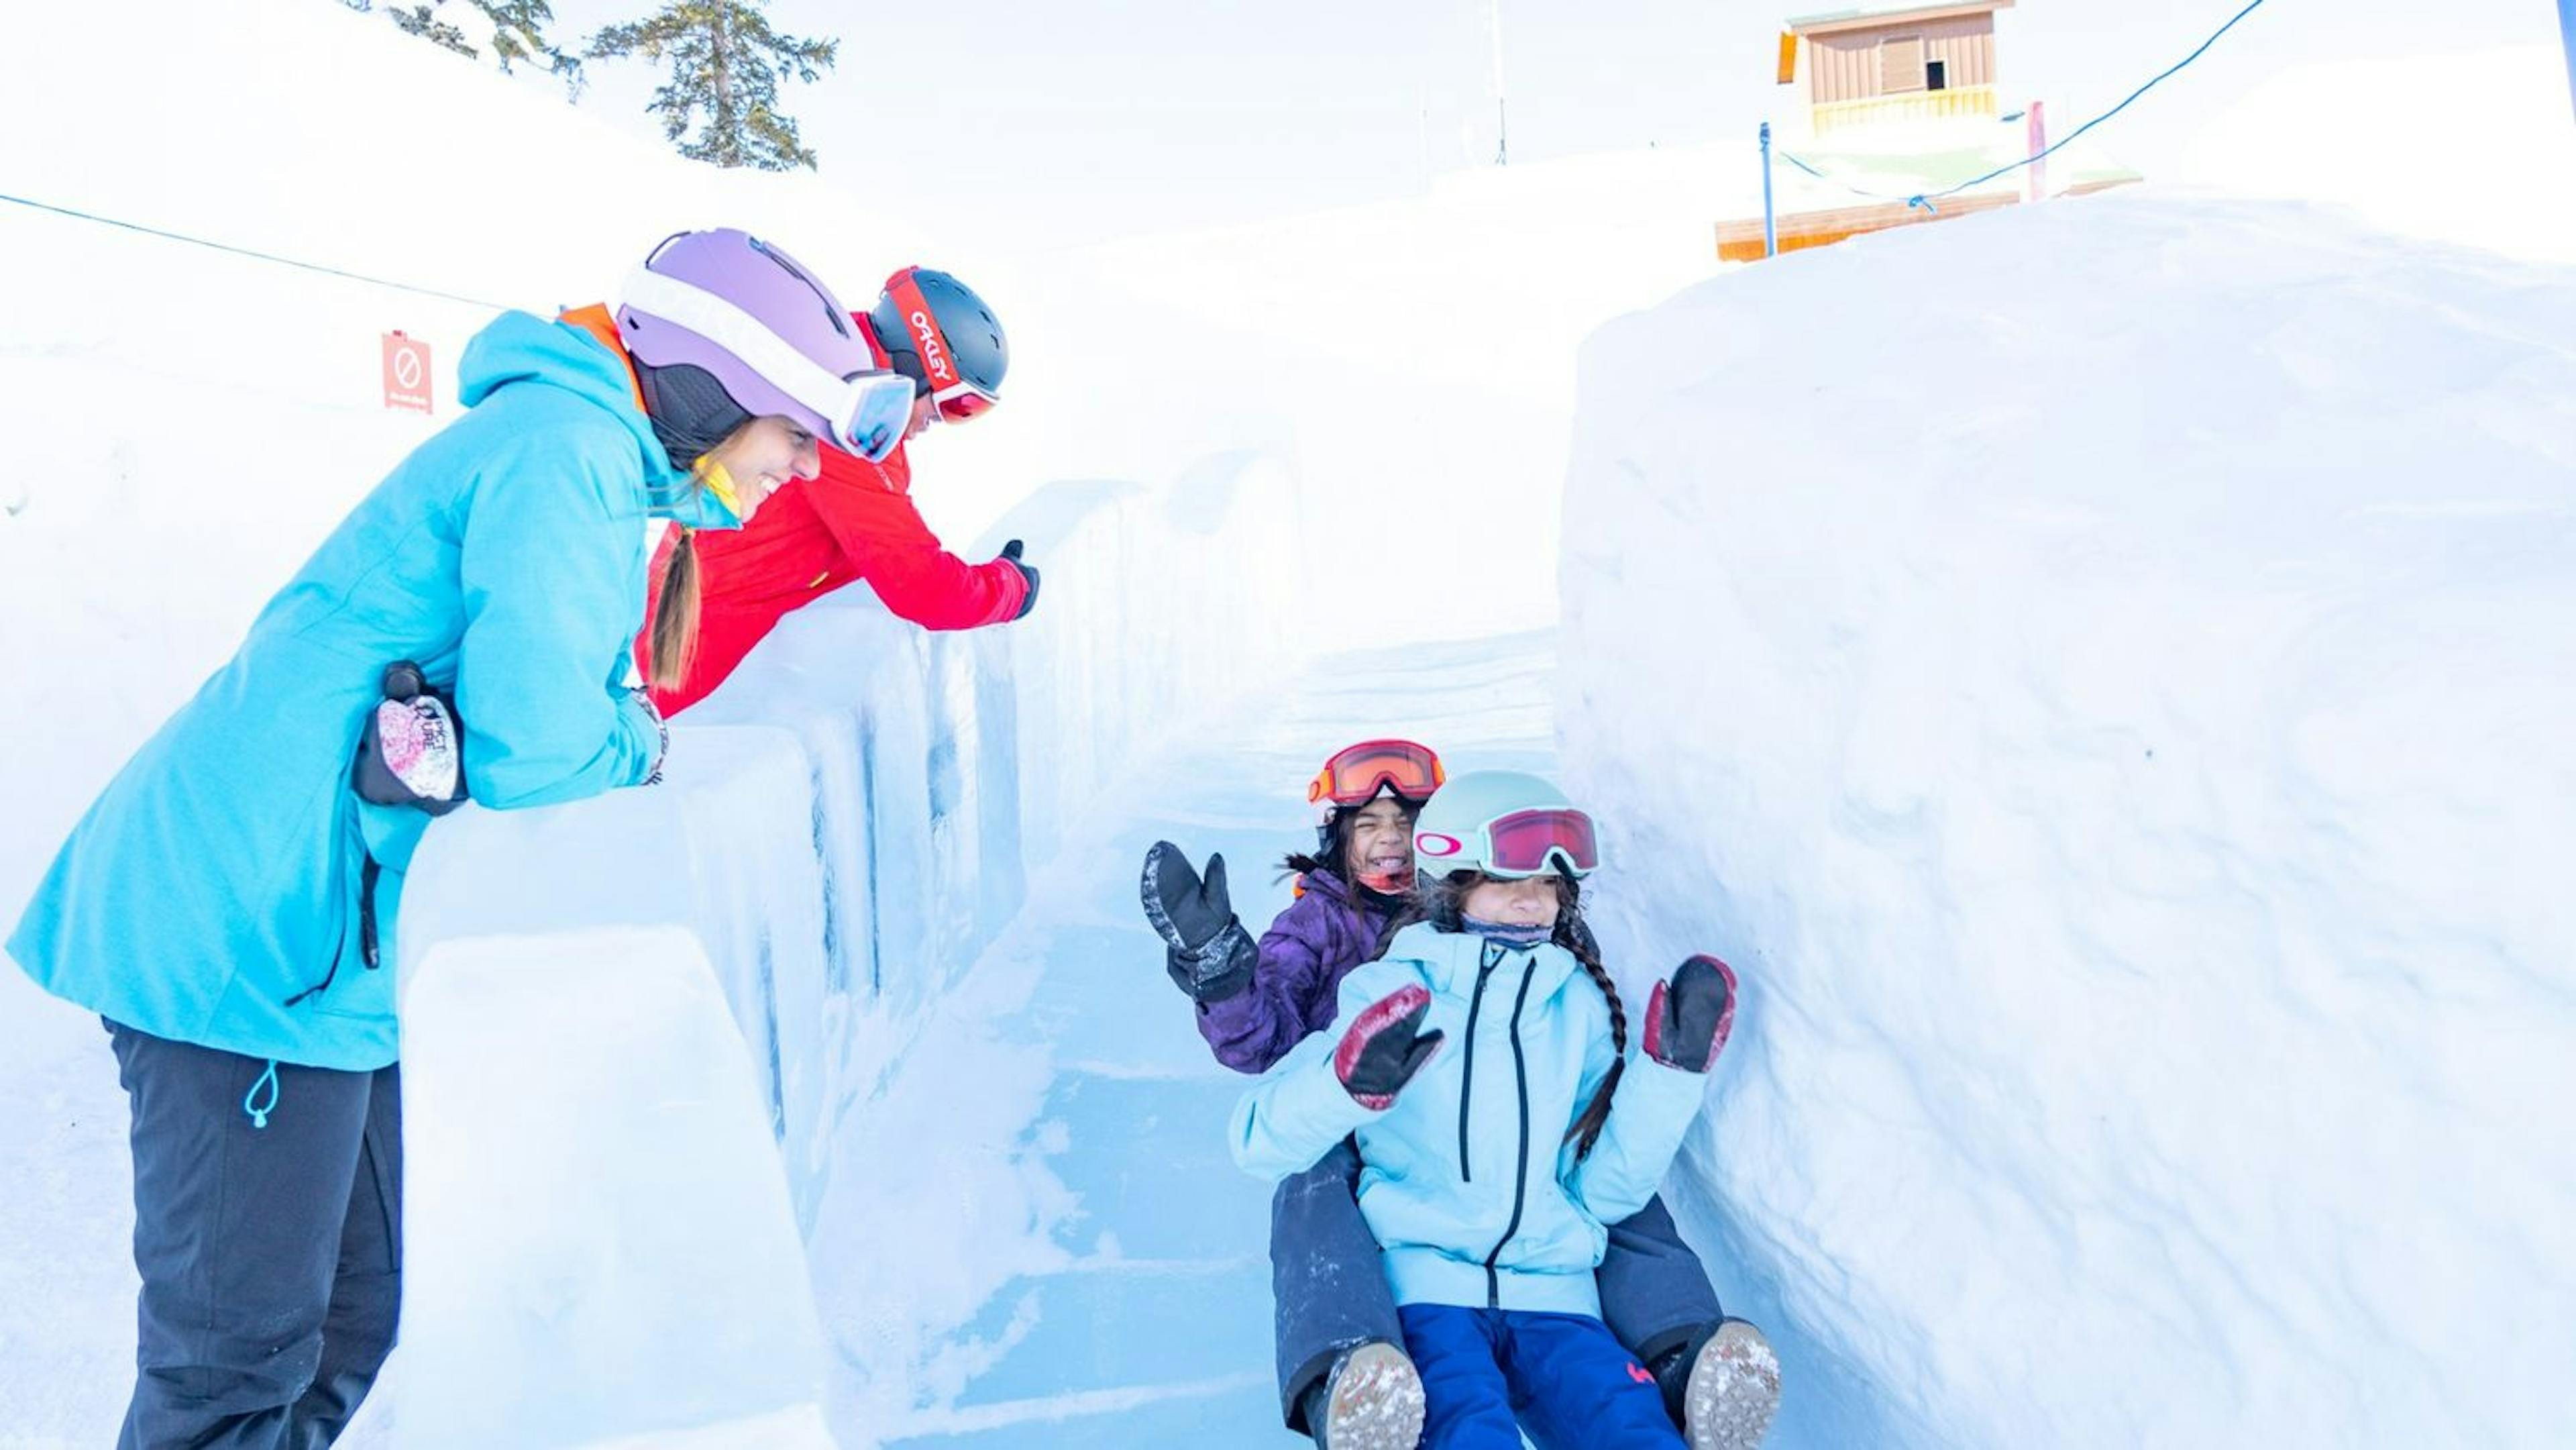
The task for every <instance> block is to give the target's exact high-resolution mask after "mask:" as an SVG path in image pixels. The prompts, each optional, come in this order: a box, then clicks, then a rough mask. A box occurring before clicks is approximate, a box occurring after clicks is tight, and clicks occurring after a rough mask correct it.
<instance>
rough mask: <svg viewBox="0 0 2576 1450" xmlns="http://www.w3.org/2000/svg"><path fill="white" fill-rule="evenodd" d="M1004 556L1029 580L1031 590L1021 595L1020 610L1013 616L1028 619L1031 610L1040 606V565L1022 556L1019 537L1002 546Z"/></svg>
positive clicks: (1022, 576) (1021, 575)
mask: <svg viewBox="0 0 2576 1450" xmlns="http://www.w3.org/2000/svg"><path fill="white" fill-rule="evenodd" d="M1002 557H1003V558H1004V559H1007V560H1009V561H1010V565H1011V567H1012V568H1014V569H1017V570H1019V571H1020V577H1021V578H1023V579H1026V580H1027V581H1029V592H1028V593H1026V594H1024V595H1022V596H1021V597H1020V612H1019V613H1017V614H1014V615H1012V616H1011V618H1013V619H1026V618H1028V617H1029V611H1030V610H1032V609H1035V608H1037V607H1038V566H1037V565H1035V564H1032V563H1029V562H1028V561H1027V560H1025V559H1022V558H1021V557H1020V541H1019V540H1017V539H1013V540H1011V541H1010V542H1009V543H1007V544H1004V545H1003V546H1002Z"/></svg>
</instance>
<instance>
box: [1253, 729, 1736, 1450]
mask: <svg viewBox="0 0 2576 1450" xmlns="http://www.w3.org/2000/svg"><path fill="white" fill-rule="evenodd" d="M1414 854H1415V861H1416V866H1417V874H1418V877H1419V879H1420V880H1421V881H1422V882H1423V883H1424V884H1423V887H1422V890H1423V892H1424V898H1423V900H1424V910H1425V915H1426V916H1427V918H1428V919H1427V920H1424V921H1422V922H1418V923H1416V924H1414V925H1412V926H1408V927H1406V928H1405V929H1404V930H1402V931H1401V932H1399V933H1397V934H1396V936H1395V939H1394V940H1393V942H1392V943H1391V944H1390V945H1389V946H1388V948H1387V950H1386V953H1385V955H1384V956H1383V957H1381V958H1380V959H1379V960H1378V961H1376V962H1372V963H1370V964H1368V965H1366V966H1363V967H1360V968H1359V969H1357V970H1356V971H1354V972H1352V973H1351V974H1350V975H1349V976H1348V977H1347V978H1345V979H1344V981H1343V983H1342V986H1341V989H1340V994H1339V1000H1340V1015H1339V1017H1338V1019H1337V1020H1336V1022H1335V1024H1334V1025H1333V1026H1332V1027H1331V1028H1330V1029H1328V1030H1326V1031H1324V1032H1321V1033H1318V1034H1316V1035H1314V1036H1312V1037H1310V1038H1308V1039H1306V1041H1305V1042H1304V1043H1303V1044H1301V1045H1300V1046H1299V1047H1298V1048H1297V1050H1296V1051H1294V1052H1292V1053H1291V1054H1290V1055H1289V1056H1288V1058H1287V1059H1286V1060H1285V1061H1283V1062H1282V1063H1281V1064H1280V1065H1279V1067H1278V1068H1277V1069H1276V1070H1274V1071H1273V1073H1272V1074H1271V1075H1270V1076H1269V1077H1267V1078H1265V1079H1264V1080H1263V1081H1262V1083H1261V1084H1260V1086H1258V1087H1256V1088H1255V1089H1253V1090H1252V1091H1251V1092H1249V1093H1247V1094H1246V1095H1245V1096H1244V1098H1243V1100H1242V1102H1241V1103H1240V1104H1239V1105H1238V1106H1237V1107H1236V1109H1235V1114H1234V1119H1233V1124H1232V1130H1231V1131H1232V1140H1233V1149H1234V1154H1235V1159H1236V1161H1237V1162H1238V1163H1240V1164H1241V1165H1242V1166H1243V1167H1244V1168H1245V1169H1246V1170H1248V1171H1250V1172H1252V1173H1254V1174H1256V1175H1258V1176H1260V1177H1264V1178H1272V1179H1276V1178H1282V1177H1286V1176H1287V1175H1290V1174H1293V1173H1297V1172H1300V1171H1302V1170H1304V1169H1306V1168H1307V1167H1309V1166H1311V1165H1312V1164H1313V1163H1314V1162H1316V1161H1317V1160H1318V1159H1320V1158H1321V1157H1323V1155H1324V1154H1325V1153H1326V1152H1328V1151H1329V1150H1330V1149H1332V1147H1333V1146H1334V1145H1336V1144H1338V1143H1340V1142H1341V1141H1342V1140H1343V1139H1344V1138H1345V1137H1349V1138H1352V1139H1354V1140H1355V1141H1356V1143H1357V1145H1358V1148H1359V1154H1360V1158H1361V1160H1362V1163H1363V1165H1364V1167H1363V1169H1362V1171H1361V1175H1360V1189H1359V1203H1360V1211H1361V1213H1362V1214H1363V1215H1364V1216H1365V1217H1366V1218H1367V1220H1368V1223H1369V1226H1370V1228H1371V1230H1372V1231H1373V1232H1374V1233H1375V1234H1376V1236H1377V1239H1378V1241H1379V1243H1380V1244H1381V1245H1383V1246H1384V1247H1385V1250H1386V1263H1387V1276H1388V1279H1389V1281H1390V1282H1391V1284H1392V1286H1393V1288H1394V1290H1395V1297H1396V1302H1397V1305H1398V1306H1399V1309H1398V1313H1399V1317H1400V1318H1401V1321H1402V1323H1403V1326H1404V1335H1405V1348H1406V1350H1407V1351H1408V1352H1409V1353H1410V1354H1411V1355H1412V1357H1413V1359H1414V1362H1415V1364H1416V1365H1417V1367H1418V1368H1419V1369H1420V1372H1421V1376H1422V1383H1423V1390H1424V1394H1425V1397H1426V1399H1427V1401H1428V1404H1427V1415H1426V1424H1425V1430H1424V1439H1423V1443H1424V1444H1425V1445H1427V1446H1431V1447H1434V1450H1451V1447H1470V1446H1474V1447H1483V1446H1492V1447H1494V1450H1511V1447H1517V1446H1519V1445H1520V1443H1521V1435H1522V1432H1523V1431H1524V1430H1526V1431H1527V1432H1528V1433H1529V1435H1530V1436H1531V1438H1532V1439H1533V1440H1535V1441H1536V1443H1537V1444H1539V1445H1540V1446H1542V1447H1558V1446H1563V1447H1573V1446H1587V1447H1655V1450H1671V1447H1679V1446H1681V1445H1682V1440H1681V1437H1680V1436H1679V1435H1678V1434H1677V1433H1676V1431H1675V1429H1674V1427H1673V1422H1672V1420H1671V1419H1670V1418H1669V1417H1668V1416H1667V1414H1666V1412H1665V1408H1664V1404H1663V1399H1662V1396H1661V1394H1660V1392H1659V1391H1658V1390H1657V1388H1656V1385H1655V1382H1654V1377H1653V1376H1652V1375H1651V1374H1649V1373H1648V1372H1647V1371H1646V1370H1645V1368H1644V1367H1643V1366H1641V1365H1639V1364H1637V1363H1636V1361H1635V1360H1634V1359H1633V1358H1631V1357H1630V1355H1629V1353H1628V1351H1627V1350H1626V1349H1624V1348H1622V1347H1621V1346H1620V1344H1619V1342H1618V1341H1617V1340H1616V1339H1615V1338H1613V1337H1612V1336H1611V1334H1610V1332H1609V1330H1608V1329H1607V1328H1606V1327H1605V1326H1604V1325H1603V1324H1602V1322H1601V1317H1600V1301H1599V1298H1598V1294H1597V1291H1596V1288H1595V1281H1594V1276H1593V1271H1594V1269H1595V1268H1596V1267H1598V1265H1599V1264H1600V1262H1601V1258H1602V1252H1603V1248H1604V1246H1605V1244H1606V1242H1607V1229H1606V1227H1605V1225H1608V1224H1611V1223H1615V1222H1618V1221H1619V1220H1621V1219H1624V1218H1626V1217H1628V1216H1629V1215H1630V1214H1633V1213H1635V1212H1636V1211H1637V1210H1638V1209H1639V1208H1640V1207H1641V1206H1643V1205H1644V1203H1645V1202H1646V1200H1647V1199H1648V1198H1649V1197H1650V1196H1652V1195H1653V1194H1654V1192H1655V1190H1656V1188H1657V1186H1658V1185H1659V1184H1660V1183H1661V1181H1662V1179H1663V1176H1664V1173H1665V1170H1666V1169H1667V1168H1669V1167H1670V1166H1671V1163H1672V1160H1673V1156H1674V1154H1675V1153H1676V1152H1678V1151H1679V1149H1680V1146H1681V1141H1682V1136H1683V1134H1684V1132H1685V1131H1686V1130H1687V1129H1688V1128H1689V1126H1690V1124H1691V1121H1692V1119H1693V1118H1695V1117H1696V1116H1697V1115H1698V1112H1699V1107H1700V1101H1701V1095H1702V1086H1703V1084H1704V1082H1705V1077H1704V1074H1705V1073H1706V1072H1707V1070H1708V1067H1709V1064H1710V1063H1711V1062H1712V1061H1713V1060H1714V1058H1715V1057H1716V1054H1717V1051H1718V1049H1719V1048H1720V1047H1721V1046H1723V1045H1724V1042H1725V1039H1726V1033H1727V1030H1728V1028H1729V1026H1730V1025H1731V1023H1732V1020H1733V1011H1734V983H1733V977H1732V974H1731V973H1730V972H1729V971H1728V970H1727V968H1726V967H1725V966H1724V964H1723V963H1720V962H1718V961H1716V960H1715V959H1714V958H1709V957H1694V958H1692V959H1691V960H1690V961H1689V962H1686V963H1684V964H1683V966H1682V967H1681V969H1680V970H1679V971H1678V972H1677V973H1676V974H1675V976H1674V977H1673V979H1672V980H1671V981H1670V982H1666V983H1658V984H1657V985H1656V987H1655V991H1654V995H1653V998H1652V1000H1651V1001H1650V1003H1649V1005H1648V1008H1647V1013H1646V1019H1645V1023H1644V1031H1643V1034H1642V1035H1643V1042H1642V1044H1641V1046H1642V1049H1643V1050H1642V1051H1640V1052H1635V1053H1632V1052H1631V1051H1630V1050H1629V1048H1630V1041H1629V1038H1630V1033H1629V1024H1628V1020H1627V1014H1626V1012H1625V1010H1624V1009H1623V1007H1622V1006H1621V1003H1620V1001H1619V995H1618V991H1617V989H1616V987H1615V986H1614V985H1613V984H1612V982H1611V980H1610V976H1609V973H1608V972H1607V971H1606V970H1605V969H1604V968H1603V967H1602V965H1601V962H1600V959H1599V957H1598V956H1597V955H1596V954H1595V953H1594V951H1593V950H1592V948H1591V945H1590V940H1589V936H1588V934H1587V933H1585V932H1583V931H1581V930H1580V929H1579V926H1578V924H1577V920H1576V916H1575V903H1576V899H1577V895H1578V889H1577V886H1576V882H1577V881H1578V879H1579V878H1581V877H1583V876H1585V875H1588V874H1589V873H1590V872H1591V871H1592V869H1593V868H1594V867H1595V866H1596V865H1597V864H1598V859H1599V858H1598V850H1597V846H1596V842H1595V839H1594V832H1593V828H1592V822H1591V820H1590V818H1589V817H1587V816H1585V815H1584V814H1583V813H1582V812H1581V811H1578V810H1575V809H1574V808H1573V807H1572V805H1571V804H1570V803H1569V802H1567V800H1566V799H1565V797H1564V795H1563V794H1562V793H1561V792H1559V791H1558V790H1557V789H1556V788H1555V787H1554V786H1552V785H1550V784H1548V783H1547V782H1546V781H1544V780H1541V779H1539V778H1537V777H1535V776H1529V775H1522V774H1519V773H1516V772H1508V771H1487V772H1477V773H1472V774H1467V775H1462V776H1459V777H1457V778H1455V779H1453V780H1451V781H1450V782H1449V783H1448V784H1447V785H1446V786H1445V787H1443V788H1442V790H1441V791H1440V793H1439V794H1438V795H1435V796H1434V797H1432V799H1431V803H1430V804H1429V805H1428V806H1426V807H1425V808H1424V809H1423V812H1422V815H1421V817H1420V818H1419V819H1418V820H1417V821H1416V822H1415V825H1414ZM1741 1367H1742V1368H1744V1369H1746V1370H1747V1371H1748V1373H1747V1381H1748V1383H1747V1385H1746V1387H1745V1388H1746V1393H1744V1394H1742V1395H1740V1396H1739V1397H1738V1398H1739V1399H1740V1400H1741V1401H1742V1402H1743V1413H1741V1414H1737V1415H1734V1416H1731V1417H1720V1418H1721V1419H1727V1420H1730V1421H1731V1424H1732V1429H1731V1430H1729V1431H1727V1432H1726V1433H1727V1436H1728V1437H1727V1438H1720V1439H1716V1440H1712V1441H1711V1442H1710V1443H1712V1444H1723V1445H1745V1446H1749V1445H1752V1444H1755V1443H1758V1441H1759V1439H1760V1436H1761V1433H1762V1429H1763V1427H1764V1425H1765V1424H1767V1422H1768V1420H1769V1417H1770V1409H1771V1406H1772V1405H1773V1404H1774V1403H1776V1395H1777V1389H1776V1385H1777V1378H1776V1367H1773V1368H1771V1376H1772V1377H1771V1378H1770V1380H1769V1381H1768V1384H1769V1387H1770V1388H1769V1397H1768V1398H1765V1397H1764V1396H1763V1395H1762V1394H1761V1393H1760V1392H1759V1387H1758V1386H1755V1385H1754V1384H1752V1383H1751V1381H1752V1379H1753V1378H1754V1375H1753V1373H1752V1372H1753V1371H1758V1370H1759V1369H1762V1368H1765V1367H1766V1366H1755V1365H1746V1366H1741ZM1336 1450H1340V1447H1336Z"/></svg>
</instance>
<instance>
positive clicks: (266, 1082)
mask: <svg viewBox="0 0 2576 1450" xmlns="http://www.w3.org/2000/svg"><path fill="white" fill-rule="evenodd" d="M262 1088H266V1089H268V1101H267V1102H266V1103H265V1104H262V1103H261V1102H260V1101H259V1092H260V1089H262ZM277 1098H278V1091H277V1060H276V1059H275V1058H271V1059H269V1063H268V1071H266V1072H263V1073H261V1074H260V1075H259V1080H258V1081H257V1082H254V1083H252V1084H251V1085H250V1091H249V1092H247V1093H245V1094H243V1095H242V1111H243V1112H245V1113H248V1114H250V1125H251V1126H252V1127H254V1128H265V1127H267V1126H268V1115H269V1114H271V1113H273V1112H276V1111H277Z"/></svg>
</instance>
